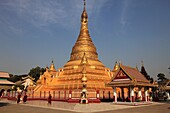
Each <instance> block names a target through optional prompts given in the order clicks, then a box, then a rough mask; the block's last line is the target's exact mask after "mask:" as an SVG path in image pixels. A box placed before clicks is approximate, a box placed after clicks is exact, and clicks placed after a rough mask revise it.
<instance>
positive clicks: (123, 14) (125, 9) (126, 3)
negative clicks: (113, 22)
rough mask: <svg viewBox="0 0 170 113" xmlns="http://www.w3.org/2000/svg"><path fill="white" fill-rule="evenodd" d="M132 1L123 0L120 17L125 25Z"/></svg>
mask: <svg viewBox="0 0 170 113" xmlns="http://www.w3.org/2000/svg"><path fill="white" fill-rule="evenodd" d="M130 3H131V0H124V1H123V5H122V12H121V18H120V23H121V24H122V25H123V26H125V25H126V24H127V21H126V18H127V13H128V9H129V5H130Z"/></svg>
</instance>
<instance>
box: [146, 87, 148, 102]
mask: <svg viewBox="0 0 170 113" xmlns="http://www.w3.org/2000/svg"><path fill="white" fill-rule="evenodd" d="M145 101H146V102H147V101H148V91H147V89H145Z"/></svg>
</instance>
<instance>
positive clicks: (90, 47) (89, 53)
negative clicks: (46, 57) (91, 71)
mask: <svg viewBox="0 0 170 113" xmlns="http://www.w3.org/2000/svg"><path fill="white" fill-rule="evenodd" d="M84 52H85V53H86V57H87V58H88V59H93V60H98V54H97V50H96V47H95V45H94V44H93V42H92V39H91V37H90V34H89V29H88V14H87V12H86V1H85V0H84V8H83V12H82V14H81V27H80V33H79V36H78V38H77V41H76V43H75V45H74V47H73V48H72V52H71V57H70V60H81V59H82V57H83V55H84Z"/></svg>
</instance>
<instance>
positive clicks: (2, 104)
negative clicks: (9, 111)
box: [0, 102, 9, 107]
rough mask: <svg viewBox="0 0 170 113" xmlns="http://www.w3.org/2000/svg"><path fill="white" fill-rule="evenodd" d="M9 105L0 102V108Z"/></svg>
mask: <svg viewBox="0 0 170 113" xmlns="http://www.w3.org/2000/svg"><path fill="white" fill-rule="evenodd" d="M8 105H9V103H5V102H0V107H3V106H8Z"/></svg>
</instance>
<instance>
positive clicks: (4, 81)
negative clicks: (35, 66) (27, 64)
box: [0, 80, 15, 85]
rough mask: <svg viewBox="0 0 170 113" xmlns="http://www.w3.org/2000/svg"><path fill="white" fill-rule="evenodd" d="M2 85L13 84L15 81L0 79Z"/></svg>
mask: <svg viewBox="0 0 170 113" xmlns="http://www.w3.org/2000/svg"><path fill="white" fill-rule="evenodd" d="M2 84H3V85H4V84H8V85H13V84H15V83H13V82H10V81H8V80H0V85H2Z"/></svg>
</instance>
